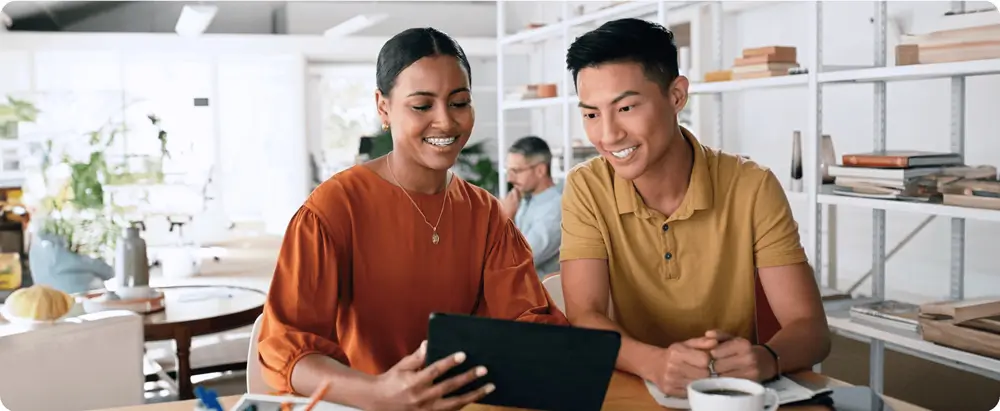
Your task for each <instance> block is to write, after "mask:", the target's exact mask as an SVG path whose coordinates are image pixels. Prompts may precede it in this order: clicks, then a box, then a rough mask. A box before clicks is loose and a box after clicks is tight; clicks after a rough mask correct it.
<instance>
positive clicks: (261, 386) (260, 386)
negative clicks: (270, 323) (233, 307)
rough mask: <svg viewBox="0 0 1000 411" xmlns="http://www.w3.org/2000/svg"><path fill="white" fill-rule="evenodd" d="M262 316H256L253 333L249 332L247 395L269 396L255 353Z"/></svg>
mask: <svg viewBox="0 0 1000 411" xmlns="http://www.w3.org/2000/svg"><path fill="white" fill-rule="evenodd" d="M263 319H264V315H263V314H261V315H259V316H257V320H256V321H254V322H253V331H251V332H250V350H249V351H248V353H247V393H248V394H269V393H270V387H268V386H267V383H266V382H264V377H262V376H261V374H260V356H259V355H258V352H257V337H258V336H260V323H261V320H263Z"/></svg>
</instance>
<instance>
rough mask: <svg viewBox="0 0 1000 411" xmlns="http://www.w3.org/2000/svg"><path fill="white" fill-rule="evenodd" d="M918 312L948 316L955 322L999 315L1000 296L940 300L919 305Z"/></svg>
mask: <svg viewBox="0 0 1000 411" xmlns="http://www.w3.org/2000/svg"><path fill="white" fill-rule="evenodd" d="M920 314H921V315H928V316H936V317H948V318H949V319H951V320H954V321H955V323H956V324H958V323H962V322H964V321H969V320H974V319H977V318H985V317H992V316H996V315H1000V297H996V296H989V297H980V298H969V299H965V300H958V301H942V302H936V303H929V304H924V305H921V306H920Z"/></svg>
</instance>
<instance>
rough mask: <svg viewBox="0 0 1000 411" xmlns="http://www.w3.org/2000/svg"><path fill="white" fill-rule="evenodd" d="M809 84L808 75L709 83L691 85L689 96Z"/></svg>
mask: <svg viewBox="0 0 1000 411" xmlns="http://www.w3.org/2000/svg"><path fill="white" fill-rule="evenodd" d="M808 82H809V75H808V74H794V75H787V76H779V77H768V78H758V79H749V80H732V81H713V82H708V83H704V82H703V83H691V86H690V87H689V88H688V93H689V94H713V93H724V92H727V91H740V90H750V89H759V88H779V87H793V86H804V85H805V84H806V83H808Z"/></svg>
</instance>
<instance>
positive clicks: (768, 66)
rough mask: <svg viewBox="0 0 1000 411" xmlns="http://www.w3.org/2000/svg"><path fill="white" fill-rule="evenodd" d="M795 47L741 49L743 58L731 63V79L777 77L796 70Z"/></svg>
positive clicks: (797, 64) (797, 66) (797, 65)
mask: <svg viewBox="0 0 1000 411" xmlns="http://www.w3.org/2000/svg"><path fill="white" fill-rule="evenodd" d="M795 59H796V53H795V47H789V46H767V47H756V48H748V49H743V56H742V57H739V58H737V59H736V61H734V62H733V68H732V73H733V74H732V79H733V80H742V79H752V78H764V77H777V76H785V75H788V74H789V71H790V70H794V69H798V68H799V63H798V62H796V61H795Z"/></svg>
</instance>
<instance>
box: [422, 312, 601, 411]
mask: <svg viewBox="0 0 1000 411" xmlns="http://www.w3.org/2000/svg"><path fill="white" fill-rule="evenodd" d="M620 347H621V335H619V334H618V333H617V332H614V331H604V330H592V329H585V328H574V327H569V326H558V325H548V324H535V323H526V322H517V321H509V320H498V319H492V318H484V317H473V316H468V315H461V314H441V313H434V314H431V317H430V326H429V327H428V336H427V359H426V362H427V364H428V365H429V364H432V363H434V362H435V361H438V360H440V359H442V358H445V357H447V356H449V355H452V354H454V353H456V352H459V351H461V352H464V353H465V354H466V355H467V356H468V357H467V359H466V360H465V362H464V363H462V364H460V365H458V366H456V367H455V368H453V369H451V370H450V371H449V372H448V373H447V374H446V375H445V376H443V377H441V378H440V379H439V381H440V380H444V379H446V378H448V377H451V376H454V375H458V374H460V373H462V372H465V371H468V370H470V369H472V367H475V366H480V365H482V366H485V367H486V369H487V370H488V373H487V374H486V376H485V377H482V378H479V379H477V380H476V381H475V382H473V383H471V384H469V385H468V386H466V387H464V388H463V389H460V390H458V391H456V392H454V393H452V394H451V395H460V394H463V393H466V392H469V391H470V390H473V389H476V388H479V387H481V386H483V385H484V384H486V383H493V384H494V385H495V386H496V390H495V391H493V392H492V393H490V394H489V395H487V396H486V397H484V398H483V399H482V400H480V401H479V403H481V404H489V405H498V406H506V407H516V408H528V409H533V410H546V411H588V410H595V411H596V410H600V409H601V406H602V405H603V404H604V396H605V394H606V393H607V391H608V384H609V383H610V381H611V374H612V373H614V369H615V361H616V360H617V358H618V350H619V348H620Z"/></svg>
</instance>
